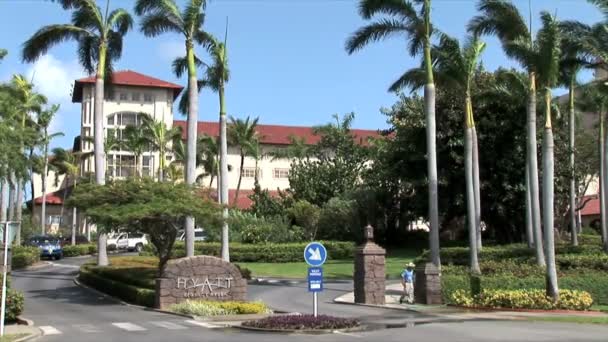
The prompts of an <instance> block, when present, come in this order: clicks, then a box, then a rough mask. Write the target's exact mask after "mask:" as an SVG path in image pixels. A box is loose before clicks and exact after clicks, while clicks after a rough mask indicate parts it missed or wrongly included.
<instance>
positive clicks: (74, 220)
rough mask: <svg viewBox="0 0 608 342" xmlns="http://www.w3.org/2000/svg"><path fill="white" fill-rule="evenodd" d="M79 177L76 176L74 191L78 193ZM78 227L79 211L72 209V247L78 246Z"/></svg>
mask: <svg viewBox="0 0 608 342" xmlns="http://www.w3.org/2000/svg"><path fill="white" fill-rule="evenodd" d="M77 177H78V176H77V175H74V187H73V188H72V191H76V183H77V182H78V180H77V179H78V178H77ZM77 225H78V209H77V208H76V207H74V208H72V246H75V245H76V226H77Z"/></svg>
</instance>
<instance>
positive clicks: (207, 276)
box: [156, 255, 247, 309]
mask: <svg viewBox="0 0 608 342" xmlns="http://www.w3.org/2000/svg"><path fill="white" fill-rule="evenodd" d="M246 296H247V280H245V279H243V277H242V276H241V272H240V271H239V269H238V268H237V267H236V266H234V265H233V264H231V263H229V262H225V261H223V260H222V259H220V258H216V257H212V256H206V255H205V256H193V257H189V258H181V259H175V260H171V261H169V262H168V263H167V267H166V268H165V272H164V273H163V276H162V278H158V279H156V307H157V308H159V309H167V308H168V307H169V306H171V305H173V304H177V303H180V302H183V301H185V300H188V299H191V300H196V299H198V300H218V301H224V300H239V301H242V300H245V299H246V298H245V297H246Z"/></svg>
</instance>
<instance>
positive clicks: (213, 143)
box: [197, 134, 220, 187]
mask: <svg viewBox="0 0 608 342" xmlns="http://www.w3.org/2000/svg"><path fill="white" fill-rule="evenodd" d="M197 147H198V154H197V155H198V158H197V159H198V160H199V163H198V165H202V166H203V169H204V170H205V175H208V176H209V177H210V180H209V187H211V186H212V185H213V180H214V179H215V176H217V175H218V169H219V163H218V156H219V152H220V151H219V142H218V140H217V139H216V138H213V137H211V136H208V135H206V134H205V135H203V136H201V137H199V138H198V145H197Z"/></svg>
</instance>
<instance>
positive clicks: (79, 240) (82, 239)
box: [61, 235, 89, 246]
mask: <svg viewBox="0 0 608 342" xmlns="http://www.w3.org/2000/svg"><path fill="white" fill-rule="evenodd" d="M88 243H89V239H87V237H86V236H84V235H76V244H77V245H86V244H88ZM61 244H62V246H69V245H71V244H72V236H66V237H64V238H63V239H62V240H61Z"/></svg>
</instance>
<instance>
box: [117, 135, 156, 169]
mask: <svg viewBox="0 0 608 342" xmlns="http://www.w3.org/2000/svg"><path fill="white" fill-rule="evenodd" d="M123 133H124V134H123V141H122V146H124V148H125V149H126V150H127V151H129V152H131V153H133V155H134V156H135V176H136V177H140V176H141V172H142V164H143V161H142V156H143V154H144V152H145V151H147V150H149V147H150V141H149V137H148V133H150V132H149V131H148V130H145V129H142V128H141V127H137V126H127V127H125V130H124V132H123Z"/></svg>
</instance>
